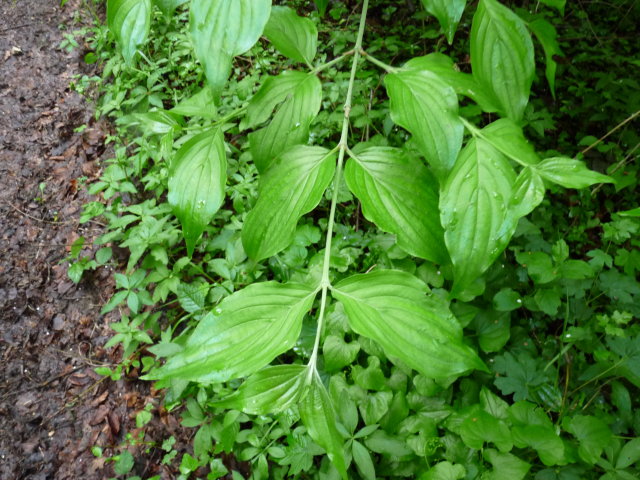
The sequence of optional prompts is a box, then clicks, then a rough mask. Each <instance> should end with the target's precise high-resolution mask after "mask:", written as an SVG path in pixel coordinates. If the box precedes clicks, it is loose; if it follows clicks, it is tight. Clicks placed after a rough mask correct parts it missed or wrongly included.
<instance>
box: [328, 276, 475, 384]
mask: <svg viewBox="0 0 640 480" xmlns="http://www.w3.org/2000/svg"><path fill="white" fill-rule="evenodd" d="M426 292H427V287H426V285H425V284H424V283H422V282H421V281H420V280H418V279H417V278H416V277H414V276H413V275H410V274H408V273H405V272H400V271H396V270H378V271H375V272H372V273H369V274H364V275H353V276H351V277H349V278H347V279H345V280H342V281H341V282H340V283H338V284H337V285H335V287H334V288H333V289H332V295H333V297H334V298H336V299H337V300H339V301H340V302H342V304H343V305H344V308H345V311H346V312H347V315H348V317H349V324H350V326H351V328H352V329H353V330H354V331H355V332H356V333H358V334H359V335H363V336H365V337H368V338H371V339H372V340H375V341H376V342H377V343H378V344H380V345H381V346H382V348H383V349H384V350H385V353H386V354H387V355H389V356H390V357H395V358H399V359H400V360H402V361H403V362H404V363H406V364H407V365H409V366H410V367H411V368H414V369H415V370H417V371H418V372H420V373H422V374H423V375H425V376H427V377H430V378H444V377H450V376H454V375H458V376H459V375H463V374H464V373H467V372H469V371H470V370H473V369H479V370H486V367H485V366H484V364H483V363H482V361H481V360H480V359H479V358H478V357H477V355H476V354H475V352H473V350H471V348H469V347H468V346H466V345H464V344H463V342H462V328H461V327H460V325H459V324H458V321H457V320H456V319H455V317H454V316H453V315H452V314H451V312H450V311H449V309H448V308H447V306H446V304H444V303H443V301H442V300H440V299H438V298H437V297H435V296H427V295H426Z"/></svg>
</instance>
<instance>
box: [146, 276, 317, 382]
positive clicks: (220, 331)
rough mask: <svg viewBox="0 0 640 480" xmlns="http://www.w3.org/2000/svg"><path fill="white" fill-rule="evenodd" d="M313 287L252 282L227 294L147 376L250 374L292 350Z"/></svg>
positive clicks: (215, 378) (198, 378)
mask: <svg viewBox="0 0 640 480" xmlns="http://www.w3.org/2000/svg"><path fill="white" fill-rule="evenodd" d="M315 296H316V290H315V289H313V288H311V287H309V286H307V285H302V284H294V283H290V284H279V283H276V282H265V283H254V284H252V285H249V286H248V287H246V288H244V289H243V290H240V291H238V292H236V293H234V294H233V295H231V296H229V297H227V298H225V299H224V300H223V301H222V302H221V303H220V305H219V306H218V307H217V308H216V309H215V315H214V314H209V315H207V316H206V317H205V318H204V319H202V320H201V321H200V323H199V324H198V326H197V327H196V329H195V330H194V331H193V333H192V334H191V336H190V337H189V340H188V341H187V344H186V346H185V348H184V350H182V351H181V352H179V353H177V354H176V355H173V356H171V357H169V358H168V359H167V363H166V364H165V365H163V366H162V367H160V368H158V369H157V370H154V371H152V372H151V373H149V374H148V375H147V376H146V379H148V380H160V379H167V378H171V379H180V380H190V381H194V382H224V381H227V380H230V379H232V378H238V377H244V376H247V375H250V374H252V373H254V372H256V371H258V370H260V369H261V368H263V367H265V366H266V365H268V364H269V363H270V362H271V361H272V360H273V359H274V358H276V357H277V356H278V355H280V354H282V353H284V352H286V351H287V350H289V349H290V348H292V347H293V346H294V345H295V343H296V341H297V339H298V336H299V335H300V329H301V328H302V318H303V316H304V314H305V313H306V312H307V311H309V309H310V308H311V305H312V304H313V299H314V298H315Z"/></svg>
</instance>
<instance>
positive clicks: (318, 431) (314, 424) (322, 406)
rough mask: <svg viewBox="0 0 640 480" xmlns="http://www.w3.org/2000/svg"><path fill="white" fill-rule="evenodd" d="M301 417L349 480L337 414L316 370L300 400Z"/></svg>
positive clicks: (342, 474) (315, 439)
mask: <svg viewBox="0 0 640 480" xmlns="http://www.w3.org/2000/svg"><path fill="white" fill-rule="evenodd" d="M299 408H300V417H301V418H302V422H303V423H304V425H305V427H307V432H308V433H309V436H310V437H311V438H312V439H313V441H314V442H316V443H317V444H318V445H320V446H321V447H322V448H324V449H325V451H326V452H327V455H328V456H329V459H330V460H331V462H332V463H333V465H334V467H336V469H337V470H338V472H340V475H341V476H342V478H343V479H344V480H347V478H348V477H347V467H346V462H345V458H344V445H343V441H342V437H341V436H340V434H339V433H338V428H337V427H336V412H335V408H334V406H333V404H332V403H331V398H330V397H329V394H328V393H327V390H326V389H325V388H324V385H323V384H322V380H321V379H320V377H319V376H318V372H317V371H315V370H314V372H313V378H312V380H311V384H310V385H309V386H308V387H307V390H306V391H305V393H304V394H303V397H302V399H301V400H300V405H299Z"/></svg>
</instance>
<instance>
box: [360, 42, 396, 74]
mask: <svg viewBox="0 0 640 480" xmlns="http://www.w3.org/2000/svg"><path fill="white" fill-rule="evenodd" d="M360 55H362V58H364V59H365V60H368V61H370V62H371V63H373V64H374V65H377V66H378V67H380V68H382V69H383V70H386V71H387V72H389V73H398V72H399V71H400V69H398V68H396V67H392V66H391V65H389V64H387V63H384V62H383V61H381V60H378V59H377V58H376V57H374V56H372V55H369V54H368V53H367V52H365V51H364V50H363V49H362V48H360Z"/></svg>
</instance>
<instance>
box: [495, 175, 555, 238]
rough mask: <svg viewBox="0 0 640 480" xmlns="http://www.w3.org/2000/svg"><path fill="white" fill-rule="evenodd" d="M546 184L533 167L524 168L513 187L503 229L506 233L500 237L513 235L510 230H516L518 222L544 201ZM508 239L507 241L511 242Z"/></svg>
mask: <svg viewBox="0 0 640 480" xmlns="http://www.w3.org/2000/svg"><path fill="white" fill-rule="evenodd" d="M544 190H545V189H544V182H543V181H542V177H540V175H538V173H537V172H536V171H535V170H534V169H533V168H531V167H526V168H523V169H522V171H521V172H520V174H519V175H518V178H516V182H515V183H514V185H513V189H512V192H511V199H510V200H509V205H508V212H507V221H506V222H505V227H504V228H503V229H502V231H503V232H504V233H501V234H500V237H504V236H505V235H508V237H509V238H511V235H510V234H508V233H506V232H507V231H508V230H509V229H515V227H516V224H517V222H518V220H520V219H521V218H522V217H524V216H526V215H528V214H529V213H531V212H532V211H533V210H534V209H535V208H536V207H537V206H538V205H540V203H541V202H542V200H544ZM509 238H506V241H507V242H508V241H509Z"/></svg>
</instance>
